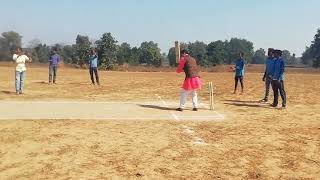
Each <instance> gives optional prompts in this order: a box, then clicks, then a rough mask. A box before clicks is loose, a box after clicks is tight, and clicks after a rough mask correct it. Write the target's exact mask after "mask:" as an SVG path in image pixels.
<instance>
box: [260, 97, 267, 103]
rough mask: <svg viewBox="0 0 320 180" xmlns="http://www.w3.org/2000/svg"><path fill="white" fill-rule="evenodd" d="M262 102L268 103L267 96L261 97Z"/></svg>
mask: <svg viewBox="0 0 320 180" xmlns="http://www.w3.org/2000/svg"><path fill="white" fill-rule="evenodd" d="M260 102H264V103H266V102H268V99H266V98H264V99H261V100H260Z"/></svg>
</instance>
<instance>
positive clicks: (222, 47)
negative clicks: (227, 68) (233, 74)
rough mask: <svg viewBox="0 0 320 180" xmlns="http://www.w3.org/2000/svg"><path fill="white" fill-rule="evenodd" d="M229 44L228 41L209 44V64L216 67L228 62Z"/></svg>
mask: <svg viewBox="0 0 320 180" xmlns="http://www.w3.org/2000/svg"><path fill="white" fill-rule="evenodd" d="M227 44H228V42H226V41H225V42H223V41H214V42H211V43H209V44H208V46H207V57H208V61H209V64H212V65H214V66H215V65H218V64H222V63H223V62H225V61H226V59H227V55H228V52H227Z"/></svg>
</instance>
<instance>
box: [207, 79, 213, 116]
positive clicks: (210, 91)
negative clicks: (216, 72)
mask: <svg viewBox="0 0 320 180" xmlns="http://www.w3.org/2000/svg"><path fill="white" fill-rule="evenodd" d="M208 89H209V95H210V110H211V111H213V109H214V107H213V85H212V82H209V88H208Z"/></svg>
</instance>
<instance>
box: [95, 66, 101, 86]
mask: <svg viewBox="0 0 320 180" xmlns="http://www.w3.org/2000/svg"><path fill="white" fill-rule="evenodd" d="M94 74H95V76H96V82H97V84H98V85H100V81H99V75H98V68H94Z"/></svg>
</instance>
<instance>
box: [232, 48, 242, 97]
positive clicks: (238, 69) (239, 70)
mask: <svg viewBox="0 0 320 180" xmlns="http://www.w3.org/2000/svg"><path fill="white" fill-rule="evenodd" d="M243 57H244V53H243V52H240V53H239V59H237V60H236V65H235V71H236V74H235V77H234V80H235V85H234V92H233V93H234V94H236V92H237V87H238V82H239V81H240V83H241V93H243V88H244V85H243V76H244V58H243Z"/></svg>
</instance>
